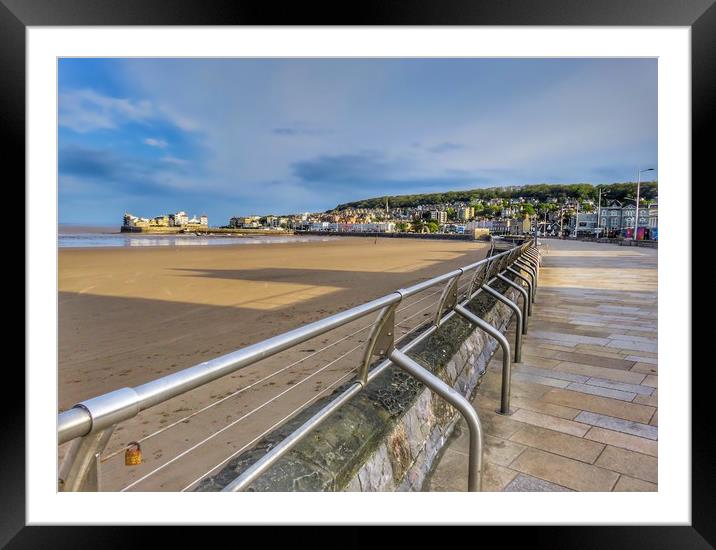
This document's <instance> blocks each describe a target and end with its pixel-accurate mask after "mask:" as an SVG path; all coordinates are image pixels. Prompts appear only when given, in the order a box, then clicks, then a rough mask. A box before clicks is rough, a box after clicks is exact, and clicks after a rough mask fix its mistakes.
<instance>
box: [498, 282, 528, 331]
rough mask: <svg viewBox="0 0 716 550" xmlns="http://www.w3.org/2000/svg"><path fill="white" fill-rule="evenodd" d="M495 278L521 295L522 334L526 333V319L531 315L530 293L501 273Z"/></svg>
mask: <svg viewBox="0 0 716 550" xmlns="http://www.w3.org/2000/svg"><path fill="white" fill-rule="evenodd" d="M497 278H498V279H500V281H502V282H504V283H506V284H508V285H509V286H511V287H512V288H514V289H515V290H517V291H518V292H519V293H520V294H521V295H522V320H523V321H524V323H523V324H522V334H527V319H528V317H529V316H530V315H532V303H531V302H530V295H529V294H528V293H527V291H526V290H525V288H524V287H523V286H521V285H518V284H517V283H516V282H514V281H511V280H510V279H508V278H507V277H505V276H504V275H503V274H502V273H498V274H497Z"/></svg>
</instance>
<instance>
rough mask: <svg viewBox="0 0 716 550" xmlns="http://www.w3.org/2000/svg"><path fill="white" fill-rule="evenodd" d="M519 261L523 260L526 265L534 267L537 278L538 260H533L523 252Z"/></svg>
mask: <svg viewBox="0 0 716 550" xmlns="http://www.w3.org/2000/svg"><path fill="white" fill-rule="evenodd" d="M520 259H522V260H524V261H525V262H526V263H528V264H529V265H531V266H532V267H534V268H535V271H536V272H537V276H538V277H539V259H537V258H535V257H534V256H533V255H532V254H530V253H529V252H525V253H524V254H522V255H521V256H520Z"/></svg>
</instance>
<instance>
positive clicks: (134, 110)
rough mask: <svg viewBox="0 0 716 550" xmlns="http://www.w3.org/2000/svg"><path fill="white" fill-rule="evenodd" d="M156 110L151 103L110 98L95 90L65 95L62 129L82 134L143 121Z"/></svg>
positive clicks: (63, 96) (74, 91) (61, 99)
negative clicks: (65, 128) (129, 122)
mask: <svg viewBox="0 0 716 550" xmlns="http://www.w3.org/2000/svg"><path fill="white" fill-rule="evenodd" d="M153 111H154V109H153V107H152V104H151V102H149V101H146V100H139V101H132V100H130V99H123V98H115V97H108V96H103V95H100V94H98V93H97V92H95V91H94V90H73V91H70V92H63V93H61V94H60V98H59V124H60V126H65V127H67V128H70V129H72V130H74V131H75V132H82V133H84V132H91V131H92V130H98V129H106V128H117V127H118V126H119V125H120V124H122V123H125V122H128V121H133V122H141V121H144V120H147V119H149V118H151V117H152V116H153Z"/></svg>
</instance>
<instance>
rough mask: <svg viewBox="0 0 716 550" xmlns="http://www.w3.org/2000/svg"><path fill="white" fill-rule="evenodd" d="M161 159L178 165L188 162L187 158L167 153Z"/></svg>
mask: <svg viewBox="0 0 716 550" xmlns="http://www.w3.org/2000/svg"><path fill="white" fill-rule="evenodd" d="M161 161H162V162H166V163H169V164H177V165H182V166H183V165H184V164H186V163H187V161H186V160H184V159H180V158H177V157H173V156H171V155H166V156H164V157H162V158H161Z"/></svg>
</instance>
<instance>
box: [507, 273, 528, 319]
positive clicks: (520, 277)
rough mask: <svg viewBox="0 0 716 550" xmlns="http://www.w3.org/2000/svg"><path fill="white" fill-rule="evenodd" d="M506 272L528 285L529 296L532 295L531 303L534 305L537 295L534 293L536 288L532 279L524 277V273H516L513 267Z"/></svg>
mask: <svg viewBox="0 0 716 550" xmlns="http://www.w3.org/2000/svg"><path fill="white" fill-rule="evenodd" d="M505 271H509V272H510V273H512V274H513V275H515V276H516V277H518V278H519V279H522V280H523V281H524V282H526V283H527V287H528V289H529V294H530V303H534V301H535V293H534V288H533V286H532V279H529V278H527V277H525V276H524V275H522V273H520V272H519V271H515V270H514V269H512V268H511V267H508V268H507V269H506V270H505ZM531 314H532V306H530V315H531Z"/></svg>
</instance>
